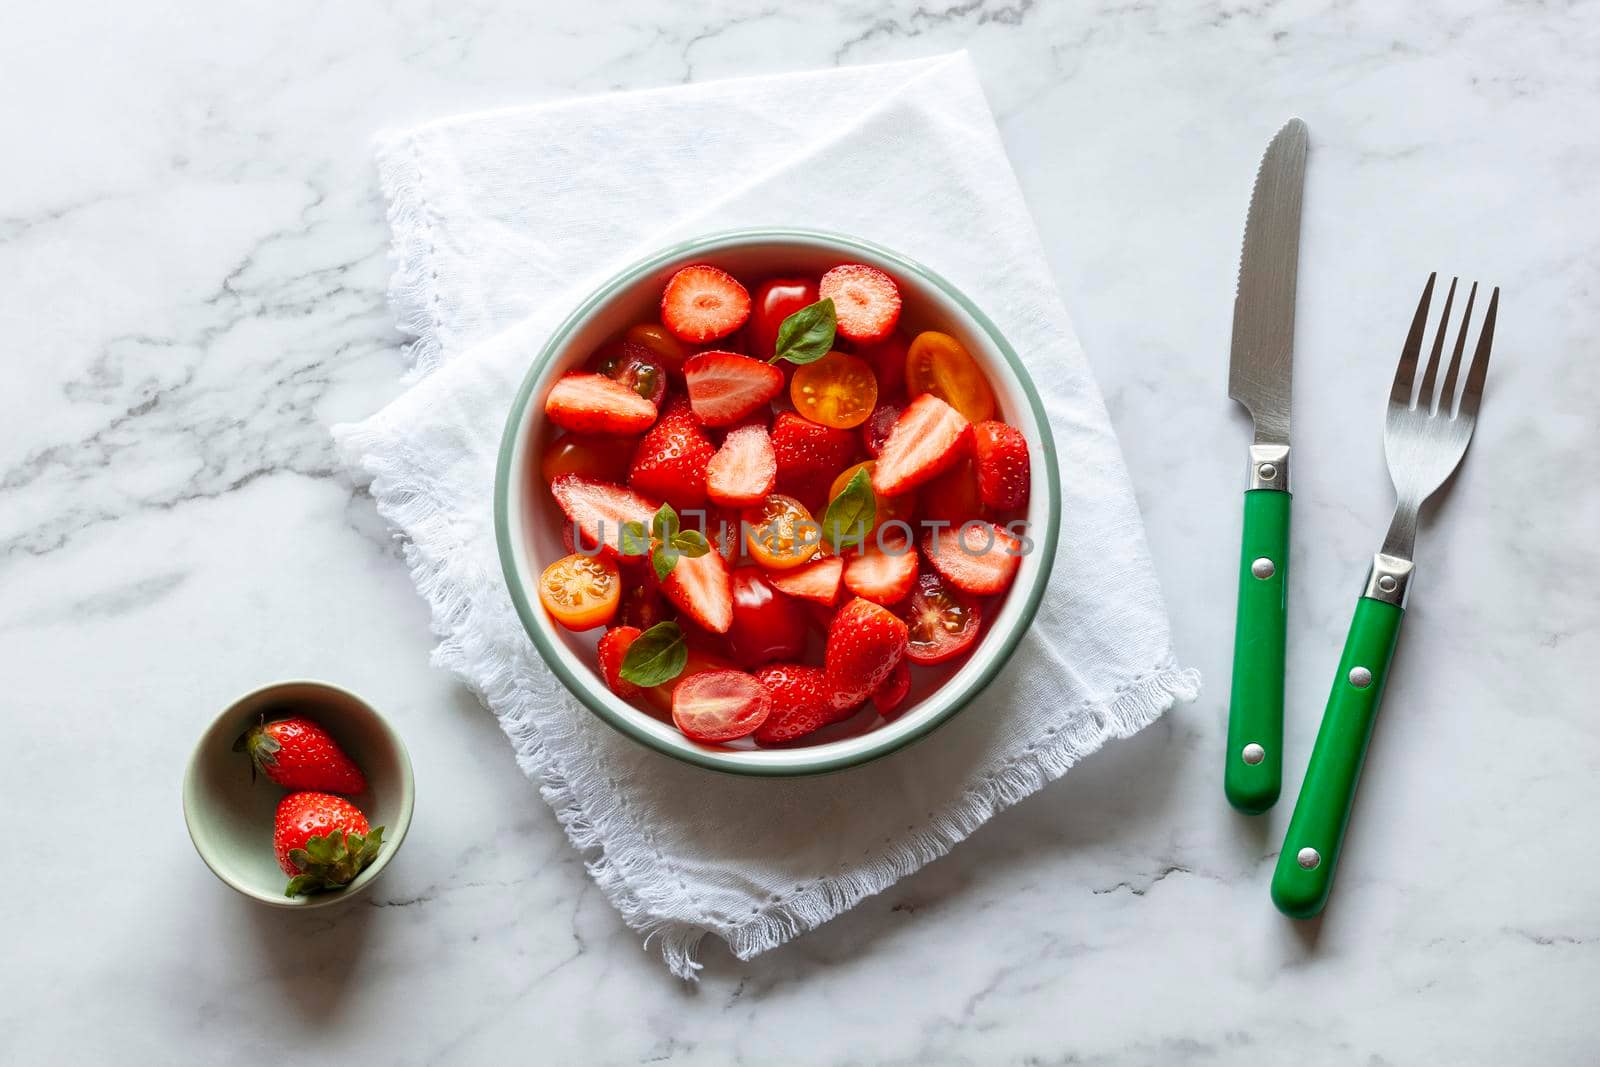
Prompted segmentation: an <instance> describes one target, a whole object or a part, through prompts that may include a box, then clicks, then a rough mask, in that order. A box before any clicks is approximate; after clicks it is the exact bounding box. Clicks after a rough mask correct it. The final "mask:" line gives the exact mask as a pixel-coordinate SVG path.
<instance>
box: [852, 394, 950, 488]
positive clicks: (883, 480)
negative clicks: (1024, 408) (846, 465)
mask: <svg viewBox="0 0 1600 1067" xmlns="http://www.w3.org/2000/svg"><path fill="white" fill-rule="evenodd" d="M971 452H972V424H971V423H970V422H968V421H967V420H966V418H965V417H964V416H963V415H962V414H961V412H959V411H957V410H956V409H955V408H953V407H951V406H950V405H949V404H946V403H945V402H944V401H943V400H940V399H939V398H938V397H936V396H934V395H933V394H932V393H923V394H922V395H921V396H919V397H917V398H916V399H915V400H913V401H912V402H911V406H910V407H908V408H906V409H905V411H903V412H901V413H900V418H898V419H897V420H895V424H894V429H893V430H891V431H889V439H888V440H887V441H885V442H884V443H883V451H881V452H879V453H878V465H877V466H876V467H874V468H873V469H872V490H873V492H875V493H877V494H878V495H879V496H900V495H901V494H902V493H908V492H910V491H911V490H913V489H915V488H916V487H917V486H919V485H922V484H923V483H924V482H927V481H930V480H931V479H933V478H935V477H937V476H938V475H940V474H942V473H944V472H945V471H947V470H949V469H950V468H951V467H953V466H955V465H956V464H957V463H959V462H961V460H962V459H963V458H965V457H966V456H968V455H970V454H971Z"/></svg>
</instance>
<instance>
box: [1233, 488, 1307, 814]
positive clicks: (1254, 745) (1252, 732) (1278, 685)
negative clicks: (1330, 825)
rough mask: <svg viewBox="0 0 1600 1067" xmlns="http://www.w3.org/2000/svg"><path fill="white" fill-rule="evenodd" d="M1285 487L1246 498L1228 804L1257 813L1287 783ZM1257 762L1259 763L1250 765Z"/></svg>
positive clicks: (1236, 620)
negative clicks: (1284, 741) (1284, 763)
mask: <svg viewBox="0 0 1600 1067" xmlns="http://www.w3.org/2000/svg"><path fill="white" fill-rule="evenodd" d="M1290 499H1291V495H1290V494H1289V493H1288V492H1285V491H1283V490H1278V489H1251V490H1250V491H1248V492H1247V493H1245V495H1244V537H1243V539H1242V545H1243V550H1242V551H1241V552H1240V553H1239V610H1238V614H1237V615H1236V616H1235V617H1234V628H1233V695H1232V697H1231V698H1230V699H1229V702H1228V761H1227V765H1226V768H1225V770H1224V771H1223V775H1222V788H1223V791H1224V792H1226V793H1227V795H1228V803H1230V804H1232V805H1233V806H1234V807H1236V808H1238V809H1239V810H1240V811H1242V812H1245V813H1247V814H1250V815H1258V814H1260V813H1261V812H1263V811H1266V810H1267V809H1268V808H1270V807H1272V805H1273V803H1274V802H1276V801H1277V799H1278V790H1279V789H1281V788H1282V786H1283V644H1284V624H1285V621H1286V618H1287V615H1288V604H1287V589H1288V579H1289V501H1290ZM1252 760H1254V762H1251V761H1252Z"/></svg>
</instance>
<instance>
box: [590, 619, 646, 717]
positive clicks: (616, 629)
mask: <svg viewBox="0 0 1600 1067" xmlns="http://www.w3.org/2000/svg"><path fill="white" fill-rule="evenodd" d="M641 633H643V631H642V630H640V629H639V628H638V627H637V626H613V627H612V628H611V629H609V630H607V631H606V632H605V635H604V636H603V637H601V638H600V644H599V646H598V647H596V649H595V653H596V655H598V656H599V657H600V673H601V674H602V675H604V677H605V680H606V686H607V687H608V688H609V689H610V690H611V691H612V692H613V693H615V694H617V696H619V697H621V698H622V699H624V700H632V699H633V698H634V697H636V696H638V695H639V687H638V686H636V685H634V684H633V683H632V682H630V681H628V680H627V679H625V678H623V677H622V657H624V656H626V655H627V654H628V646H629V645H631V644H633V642H634V641H635V640H637V639H638V637H639V635H640V634H641Z"/></svg>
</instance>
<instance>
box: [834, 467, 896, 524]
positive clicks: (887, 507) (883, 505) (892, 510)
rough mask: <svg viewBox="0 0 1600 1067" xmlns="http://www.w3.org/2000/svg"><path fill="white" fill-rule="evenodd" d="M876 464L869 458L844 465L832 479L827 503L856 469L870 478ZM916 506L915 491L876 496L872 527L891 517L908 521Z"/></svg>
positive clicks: (835, 495) (838, 492)
mask: <svg viewBox="0 0 1600 1067" xmlns="http://www.w3.org/2000/svg"><path fill="white" fill-rule="evenodd" d="M876 466H877V464H876V463H875V462H873V461H872V460H870V459H869V460H866V461H865V462H862V463H857V464H856V465H855V466H853V467H846V468H845V469H844V470H842V471H840V472H839V477H837V478H835V479H834V480H833V485H832V486H831V487H830V488H829V489H828V503H830V504H831V503H833V501H834V499H835V498H836V497H838V495H839V494H840V493H842V492H844V487H845V486H847V485H849V484H850V479H851V478H854V477H855V476H856V471H860V470H864V471H866V472H867V477H868V478H871V477H872V468H874V467H876ZM916 506H917V496H916V494H915V493H907V494H906V495H905V496H880V497H878V498H877V507H876V509H875V510H874V512H873V517H872V529H873V530H876V529H877V528H878V527H880V526H882V525H883V524H884V523H886V522H889V521H890V520H891V519H899V520H900V521H901V522H910V521H911V516H912V515H913V514H914V513H915V511H916ZM867 532H868V533H871V532H872V530H868V531H867Z"/></svg>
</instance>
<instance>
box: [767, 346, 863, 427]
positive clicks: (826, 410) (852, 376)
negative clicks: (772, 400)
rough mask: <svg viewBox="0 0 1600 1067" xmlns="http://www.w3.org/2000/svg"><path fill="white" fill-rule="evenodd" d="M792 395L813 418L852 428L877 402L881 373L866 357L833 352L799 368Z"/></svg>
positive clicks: (800, 409)
mask: <svg viewBox="0 0 1600 1067" xmlns="http://www.w3.org/2000/svg"><path fill="white" fill-rule="evenodd" d="M789 399H791V400H793V401H794V409H795V410H796V411H798V412H799V413H800V414H802V415H804V416H805V417H806V418H808V419H810V420H811V421H812V422H820V423H821V424H822V425H824V426H832V427H833V428H834V429H836V430H848V429H851V428H852V427H855V426H860V425H861V424H862V423H863V422H866V421H867V416H868V415H871V414H872V409H873V408H874V407H876V406H877V404H878V377H877V375H875V374H873V373H872V368H871V367H870V366H869V365H868V364H867V361H866V360H864V359H861V358H859V357H857V356H852V355H848V354H846V353H844V352H829V353H828V354H827V355H825V356H823V357H822V358H821V359H819V360H817V361H816V362H815V363H807V364H806V365H805V366H803V367H796V368H795V372H794V378H793V379H792V380H791V381H790V382H789Z"/></svg>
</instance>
